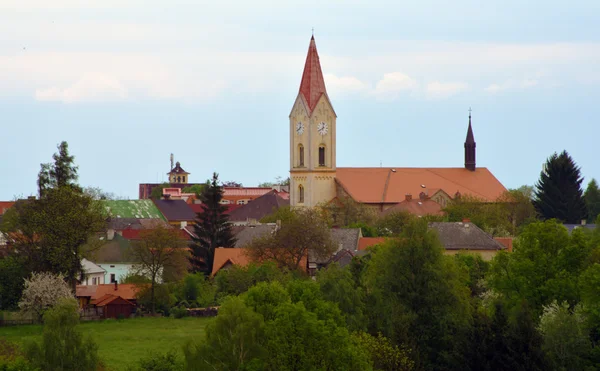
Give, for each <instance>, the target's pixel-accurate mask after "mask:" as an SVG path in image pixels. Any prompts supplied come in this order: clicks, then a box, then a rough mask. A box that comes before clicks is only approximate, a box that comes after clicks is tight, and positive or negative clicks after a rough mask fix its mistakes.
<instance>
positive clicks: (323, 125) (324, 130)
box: [317, 122, 327, 135]
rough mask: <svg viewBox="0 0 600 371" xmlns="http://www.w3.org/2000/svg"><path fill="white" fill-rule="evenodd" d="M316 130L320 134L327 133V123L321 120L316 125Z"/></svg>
mask: <svg viewBox="0 0 600 371" xmlns="http://www.w3.org/2000/svg"><path fill="white" fill-rule="evenodd" d="M317 131H318V132H319V134H321V135H325V134H327V124H326V123H325V122H322V123H320V124H319V125H317Z"/></svg>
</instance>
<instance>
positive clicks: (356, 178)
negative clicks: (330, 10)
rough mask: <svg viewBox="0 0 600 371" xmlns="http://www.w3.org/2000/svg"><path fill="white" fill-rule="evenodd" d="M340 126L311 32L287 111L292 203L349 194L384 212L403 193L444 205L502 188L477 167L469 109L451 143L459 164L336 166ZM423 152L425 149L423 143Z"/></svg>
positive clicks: (489, 197) (493, 194) (496, 193)
mask: <svg viewBox="0 0 600 371" xmlns="http://www.w3.org/2000/svg"><path fill="white" fill-rule="evenodd" d="M344 130H346V128H345V127H344V126H340V127H339V128H338V127H337V113H336V111H335V110H334V108H333V105H332V103H331V99H330V97H329V95H328V93H327V89H326V87H325V79H324V77H323V71H322V68H321V62H320V59H319V54H318V52H317V46H316V42H315V39H314V36H313V37H312V38H311V40H310V43H309V47H308V53H307V56H306V61H305V64H304V70H303V73H302V78H301V80H300V87H299V89H298V94H297V96H296V99H295V101H294V103H293V105H292V109H291V112H290V114H289V158H290V204H291V206H292V207H315V206H317V205H319V204H324V203H327V202H329V201H331V200H333V199H335V198H336V197H337V198H339V199H343V198H350V199H352V200H354V201H356V202H359V203H362V204H364V205H367V206H369V207H371V208H373V209H375V210H377V211H384V210H387V209H389V208H390V207H392V206H394V205H397V204H400V203H402V202H403V201H405V200H406V195H414V196H415V198H416V197H418V196H417V195H420V193H421V192H423V193H424V194H425V196H426V197H428V198H429V199H431V200H432V201H434V202H437V203H438V204H440V205H441V207H444V206H445V204H446V203H447V202H449V201H450V200H451V199H454V198H456V197H459V196H460V195H469V196H474V197H477V198H480V199H482V200H484V201H490V202H491V201H496V200H497V199H498V198H499V197H500V196H501V195H502V194H503V193H505V192H506V188H505V187H504V186H503V185H502V184H501V183H500V182H499V181H498V179H496V177H495V176H494V175H493V174H492V172H491V171H490V170H489V169H487V168H485V167H478V166H476V161H475V160H476V142H475V137H474V135H473V125H472V122H471V114H470V113H469V121H468V127H467V135H466V139H465V142H464V144H463V143H457V144H456V150H457V151H459V150H460V151H461V152H462V151H464V159H465V161H464V166H459V167H451V168H438V167H423V168H412V167H374V168H365V167H346V168H341V167H337V158H336V148H337V143H336V138H337V137H338V134H339V133H341V132H342V131H344ZM420 134H422V129H421V128H420V127H417V126H415V127H414V129H413V132H410V128H405V129H403V135H404V136H405V137H407V138H408V137H416V136H418V135H420ZM423 150H424V151H429V150H430V148H427V146H423ZM414 155H415V156H418V154H414ZM442 155H443V154H442ZM417 202H419V201H417ZM407 206H409V205H407ZM420 206H421V205H420ZM410 209H411V210H412V209H413V208H412V206H411V208H410ZM417 210H419V208H417Z"/></svg>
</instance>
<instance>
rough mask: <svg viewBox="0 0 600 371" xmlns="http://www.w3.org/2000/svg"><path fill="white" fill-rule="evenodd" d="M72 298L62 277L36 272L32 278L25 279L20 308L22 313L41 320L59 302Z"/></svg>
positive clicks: (71, 293)
mask: <svg viewBox="0 0 600 371" xmlns="http://www.w3.org/2000/svg"><path fill="white" fill-rule="evenodd" d="M72 297H73V292H72V291H71V289H70V288H69V286H68V285H67V284H66V283H65V280H64V277H63V276H62V275H60V274H59V275H54V274H52V273H48V272H42V273H35V272H34V273H32V274H31V278H29V279H25V284H24V289H23V296H22V297H21V300H20V301H19V308H20V309H21V311H22V312H24V313H26V314H31V315H32V316H33V317H34V318H36V319H40V320H41V319H42V316H43V315H44V312H46V311H47V310H48V309H49V308H52V307H53V306H54V305H56V304H57V303H58V302H59V300H61V299H64V298H72Z"/></svg>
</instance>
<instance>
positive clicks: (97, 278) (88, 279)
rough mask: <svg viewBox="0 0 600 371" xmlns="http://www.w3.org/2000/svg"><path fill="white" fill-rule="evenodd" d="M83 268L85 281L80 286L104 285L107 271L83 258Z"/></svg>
mask: <svg viewBox="0 0 600 371" xmlns="http://www.w3.org/2000/svg"><path fill="white" fill-rule="evenodd" d="M81 267H82V268H83V279H82V280H81V282H80V284H82V285H103V284H105V283H106V282H105V281H104V279H105V276H106V269H104V268H102V267H100V266H99V265H96V264H94V263H92V262H91V261H89V260H87V259H85V258H83V259H81Z"/></svg>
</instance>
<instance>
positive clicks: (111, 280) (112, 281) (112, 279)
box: [110, 273, 117, 283]
mask: <svg viewBox="0 0 600 371" xmlns="http://www.w3.org/2000/svg"><path fill="white" fill-rule="evenodd" d="M116 281H117V279H116V277H115V274H114V273H111V274H110V283H115V282H116Z"/></svg>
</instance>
